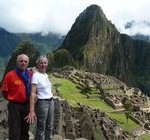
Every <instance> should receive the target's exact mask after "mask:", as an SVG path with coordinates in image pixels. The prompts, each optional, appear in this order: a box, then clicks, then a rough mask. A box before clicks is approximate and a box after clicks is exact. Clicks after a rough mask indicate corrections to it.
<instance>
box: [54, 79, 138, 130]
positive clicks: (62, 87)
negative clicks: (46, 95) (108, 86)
mask: <svg viewBox="0 0 150 140" xmlns="http://www.w3.org/2000/svg"><path fill="white" fill-rule="evenodd" d="M51 81H52V83H53V85H57V86H56V87H57V89H59V96H61V97H62V98H64V99H66V100H67V101H68V102H69V103H70V104H71V105H72V106H74V107H77V106H78V103H80V104H84V105H88V106H89V107H91V108H95V109H96V108H98V109H100V110H104V111H106V113H107V114H108V116H109V117H110V118H112V119H114V120H115V121H116V122H117V123H118V124H119V126H120V127H121V128H122V129H123V130H125V131H128V132H132V131H133V130H134V129H137V128H140V126H139V125H138V124H136V123H134V122H133V121H132V120H130V119H128V123H127V119H126V116H125V113H123V112H116V113H115V112H113V109H112V108H111V107H110V106H108V105H107V104H106V103H105V102H104V101H103V100H101V99H100V98H96V97H95V98H94V97H93V98H92V97H91V98H87V95H85V94H82V93H81V91H80V90H79V89H77V88H76V85H75V84H74V83H72V82H71V81H69V80H67V79H63V78H55V77H51ZM95 95H96V94H94V95H93V96H95ZM97 95H98V94H97ZM91 96H92V95H91ZM97 97H98V96H97Z"/></svg>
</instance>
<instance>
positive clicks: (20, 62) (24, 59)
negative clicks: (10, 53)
mask: <svg viewBox="0 0 150 140" xmlns="http://www.w3.org/2000/svg"><path fill="white" fill-rule="evenodd" d="M28 64H29V58H28V56H26V55H24V54H22V55H19V56H18V58H17V66H18V68H19V69H20V70H21V71H25V69H26V68H27V67H28Z"/></svg>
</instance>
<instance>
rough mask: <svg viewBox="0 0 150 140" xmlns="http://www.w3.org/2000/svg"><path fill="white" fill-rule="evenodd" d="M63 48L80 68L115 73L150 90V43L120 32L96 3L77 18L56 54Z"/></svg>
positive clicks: (122, 78)
mask: <svg viewBox="0 0 150 140" xmlns="http://www.w3.org/2000/svg"><path fill="white" fill-rule="evenodd" d="M61 49H62V50H63V51H64V49H65V50H66V51H68V53H69V55H71V59H72V58H73V59H74V62H76V66H77V67H80V68H84V69H87V70H88V71H91V72H98V73H102V74H107V75H112V76H115V77H117V78H119V79H120V80H122V81H124V82H126V83H127V84H129V85H130V86H131V85H132V86H138V87H140V88H141V89H142V90H143V91H144V92H150V88H149V87H150V85H149V81H150V77H149V75H150V54H149V53H150V43H148V42H145V41H141V40H133V39H132V38H131V37H130V36H128V35H125V34H121V33H119V31H118V30H117V28H116V27H115V25H114V24H112V23H111V21H109V20H107V18H106V16H105V14H104V13H103V11H102V9H101V8H100V7H99V6H97V5H91V6H89V7H87V8H86V9H85V10H84V11H83V12H82V13H81V14H80V15H79V16H78V17H77V19H76V21H75V23H74V24H73V25H72V27H71V29H70V31H69V32H68V34H67V36H66V38H65V39H64V41H63V43H62V45H61V47H60V48H59V49H58V50H57V51H55V52H54V56H55V53H57V52H58V51H59V52H60V51H61ZM56 61H57V59H56ZM59 61H60V60H59ZM62 61H63V58H62ZM57 63H58V62H57ZM59 63H60V64H61V65H62V62H61V61H60V62H59ZM65 65H66V63H65Z"/></svg>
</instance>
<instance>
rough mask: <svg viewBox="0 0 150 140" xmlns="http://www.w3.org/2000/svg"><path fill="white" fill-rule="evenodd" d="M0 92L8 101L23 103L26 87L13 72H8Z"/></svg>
mask: <svg viewBox="0 0 150 140" xmlns="http://www.w3.org/2000/svg"><path fill="white" fill-rule="evenodd" d="M1 90H2V92H3V93H5V94H7V95H4V96H5V97H6V98H7V100H8V101H11V102H17V103H24V102H26V101H27V99H26V87H25V84H24V81H23V80H22V79H21V78H20V76H19V75H18V74H17V73H16V71H15V70H12V71H10V72H8V73H7V74H6V76H5V78H4V80H3V84H2V88H1Z"/></svg>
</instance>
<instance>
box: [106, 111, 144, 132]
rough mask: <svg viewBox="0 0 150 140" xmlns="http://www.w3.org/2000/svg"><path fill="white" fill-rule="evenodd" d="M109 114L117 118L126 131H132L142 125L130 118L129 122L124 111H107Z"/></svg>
mask: <svg viewBox="0 0 150 140" xmlns="http://www.w3.org/2000/svg"><path fill="white" fill-rule="evenodd" d="M107 115H108V116H109V117H110V118H112V119H114V120H116V122H117V123H118V124H119V126H120V127H121V128H122V129H123V130H125V131H128V132H132V131H133V130H135V129H137V128H140V127H141V126H140V125H138V124H136V123H135V122H134V121H132V120H131V119H129V118H128V122H127V119H126V116H125V114H124V113H123V112H116V113H115V112H107Z"/></svg>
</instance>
